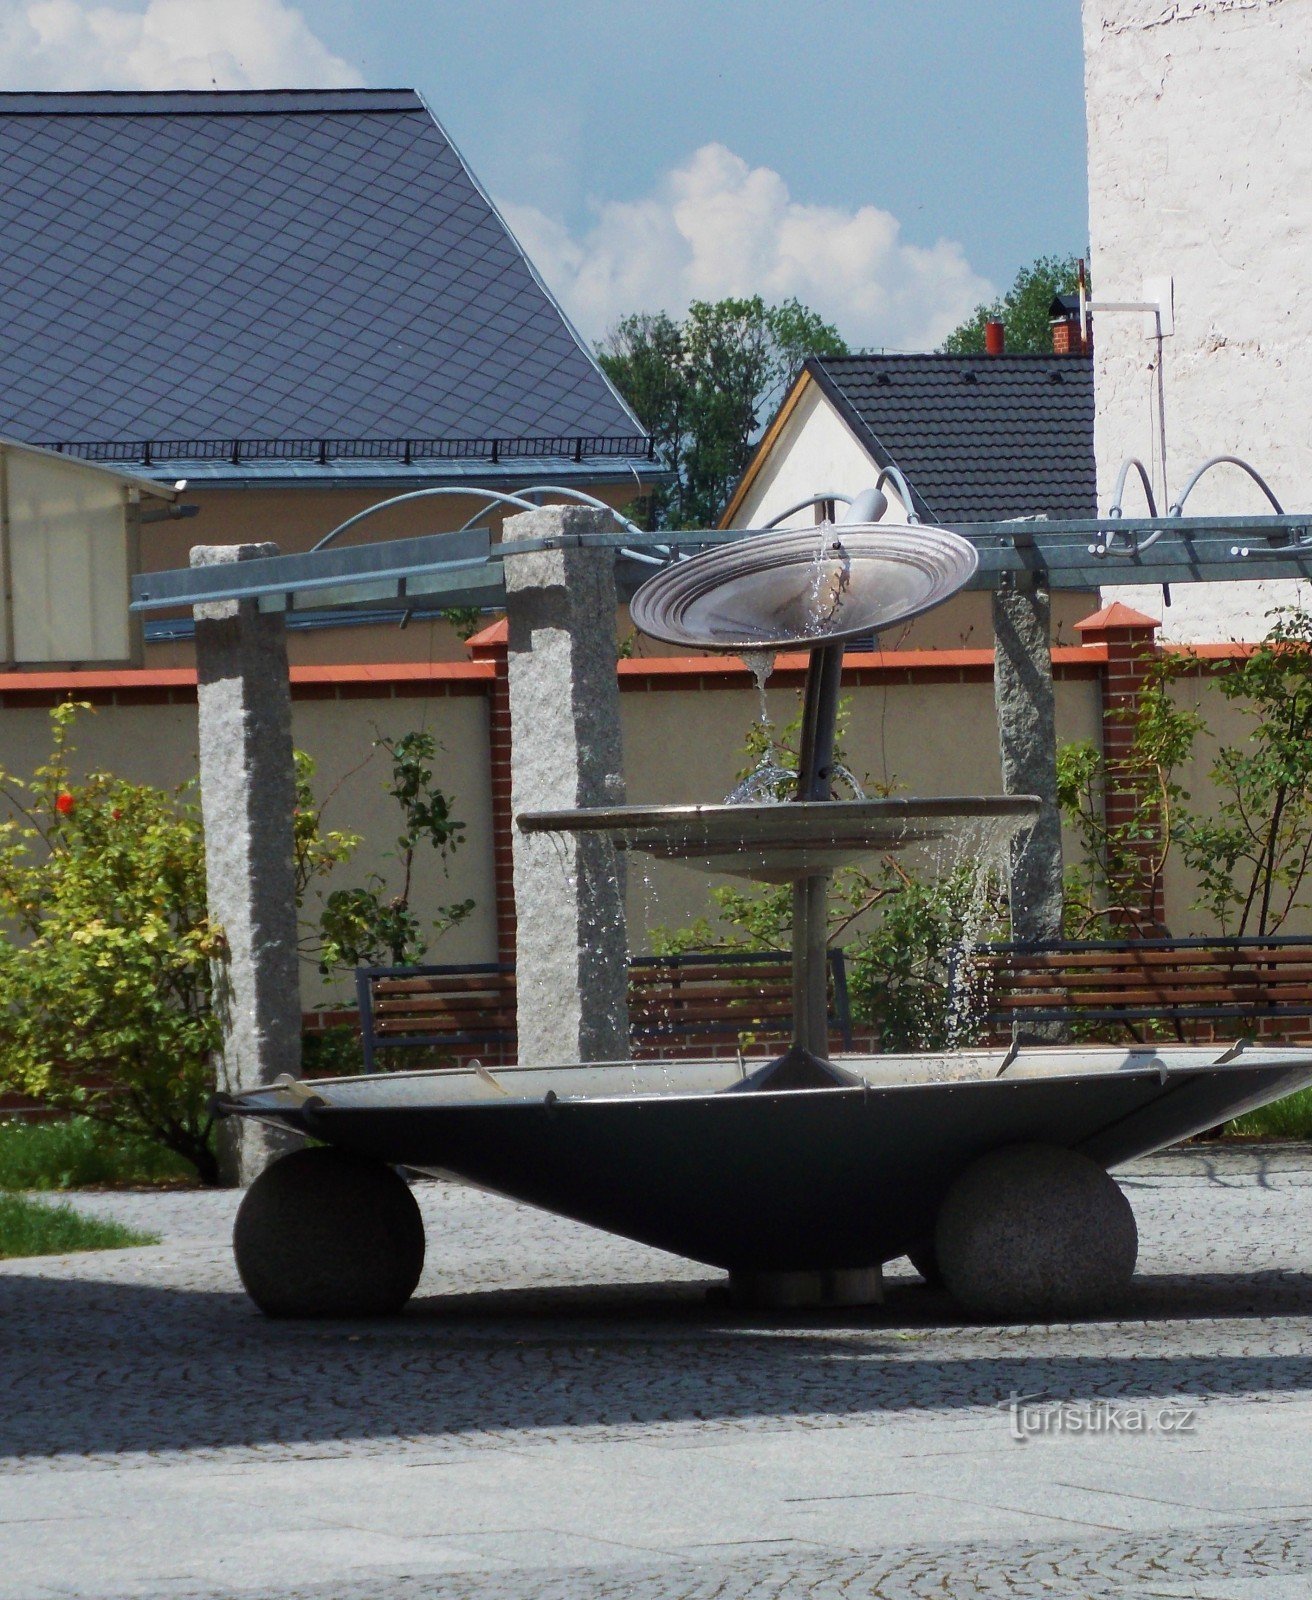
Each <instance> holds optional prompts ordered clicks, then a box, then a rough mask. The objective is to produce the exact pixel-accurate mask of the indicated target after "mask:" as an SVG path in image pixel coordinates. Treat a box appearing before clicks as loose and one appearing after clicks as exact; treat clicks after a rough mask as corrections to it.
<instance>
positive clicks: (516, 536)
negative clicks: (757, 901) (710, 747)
mask: <svg viewBox="0 0 1312 1600" xmlns="http://www.w3.org/2000/svg"><path fill="white" fill-rule="evenodd" d="M615 526H616V524H615V522H614V519H613V518H612V517H611V516H610V515H609V514H608V513H607V512H604V511H596V510H592V509H590V508H587V507H582V506H547V507H544V508H543V509H542V510H540V511H530V512H524V513H523V514H521V515H520V516H517V517H510V518H507V520H506V523H505V527H504V530H503V538H504V540H505V549H504V556H505V572H506V615H507V620H508V623H509V643H508V660H507V671H508V690H509V705H510V752H511V753H510V789H511V809H512V812H513V813H514V815H515V816H519V815H520V814H521V813H523V812H527V811H549V810H561V809H568V808H572V807H576V806H609V805H617V804H622V803H623V800H624V778H623V773H622V767H621V750H620V708H619V687H618V683H617V681H616V673H615V659H616V648H615V607H616V595H615V561H614V552H613V551H612V550H608V549H599V548H595V547H593V548H586V547H583V546H580V545H579V543H578V538H579V536H580V535H582V534H588V533H600V532H609V531H613V530H614V528H615ZM520 539H551V540H553V541H556V543H555V546H554V548H552V549H548V550H543V551H538V552H525V553H523V554H516V553H515V551H514V548H513V546H514V543H515V541H516V540H520ZM514 884H515V913H516V919H517V930H516V972H517V990H518V1031H519V1059H520V1062H521V1063H523V1064H525V1065H532V1066H543V1065H552V1064H555V1063H559V1062H567V1061H606V1060H611V1061H614V1060H621V1059H623V1058H624V1057H626V1056H627V1055H628V1002H627V988H628V970H627V968H628V947H627V938H626V930H625V922H624V875H623V870H622V860H621V859H620V858H619V857H617V854H616V851H615V849H614V847H613V846H612V844H611V843H610V840H609V839H608V838H607V837H606V836H605V835H602V834H567V835H550V834H525V833H523V832H521V831H520V830H519V828H517V827H516V828H515V830H514Z"/></svg>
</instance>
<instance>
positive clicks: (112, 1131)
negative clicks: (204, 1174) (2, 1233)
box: [0, 1117, 196, 1189]
mask: <svg viewBox="0 0 1312 1600" xmlns="http://www.w3.org/2000/svg"><path fill="white" fill-rule="evenodd" d="M195 1176H196V1172H195V1168H194V1167H193V1166H192V1165H191V1163H190V1162H188V1161H184V1160H183V1159H182V1157H181V1156H178V1155H175V1154H174V1153H173V1151H171V1150H166V1149H165V1148H164V1146H163V1145H161V1144H157V1143H155V1142H154V1141H153V1140H150V1139H146V1138H143V1137H141V1136H139V1135H134V1134H129V1133H124V1132H122V1131H121V1130H120V1129H117V1128H107V1127H106V1126H105V1125H104V1124H103V1123H100V1122H94V1121H92V1119H91V1118H90V1117H59V1118H49V1119H43V1120H41V1121H39V1122H38V1121H34V1120H27V1119H23V1118H18V1117H12V1118H7V1119H5V1120H3V1121H0V1189H92V1188H126V1187H130V1186H131V1187H144V1186H146V1185H148V1184H158V1183H178V1182H184V1181H186V1180H187V1179H194V1178H195Z"/></svg>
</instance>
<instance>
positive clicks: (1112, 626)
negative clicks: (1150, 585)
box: [1075, 600, 1162, 642]
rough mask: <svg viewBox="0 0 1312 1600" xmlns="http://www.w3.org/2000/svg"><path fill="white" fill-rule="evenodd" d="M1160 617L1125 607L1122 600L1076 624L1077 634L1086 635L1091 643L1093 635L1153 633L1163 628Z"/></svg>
mask: <svg viewBox="0 0 1312 1600" xmlns="http://www.w3.org/2000/svg"><path fill="white" fill-rule="evenodd" d="M1161 625H1162V624H1161V619H1160V618H1159V617H1149V616H1146V615H1145V614H1144V613H1143V612H1142V611H1136V610H1135V609H1134V607H1133V606H1127V605H1124V604H1123V603H1122V602H1121V601H1120V600H1113V601H1112V603H1111V605H1109V606H1104V607H1103V608H1102V610H1101V611H1095V612H1094V613H1093V615H1092V616H1091V617H1085V618H1084V620H1083V621H1082V622H1077V623H1076V624H1075V631H1076V633H1080V634H1083V635H1085V637H1086V640H1088V641H1089V642H1091V637H1090V636H1093V635H1100V634H1107V633H1153V632H1155V631H1156V630H1157V629H1158V628H1160V627H1161Z"/></svg>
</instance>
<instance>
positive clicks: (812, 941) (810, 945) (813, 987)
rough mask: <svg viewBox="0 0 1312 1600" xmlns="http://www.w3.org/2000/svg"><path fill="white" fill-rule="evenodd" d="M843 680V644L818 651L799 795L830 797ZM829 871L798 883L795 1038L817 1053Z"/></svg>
mask: <svg viewBox="0 0 1312 1600" xmlns="http://www.w3.org/2000/svg"><path fill="white" fill-rule="evenodd" d="M842 678H843V646H842V645H841V644H831V645H822V646H821V647H820V648H819V649H815V650H812V652H811V660H810V665H809V668H808V670H807V675H806V695H805V699H804V700H803V703H802V743H801V752H800V759H799V761H798V768H797V799H798V800H828V799H829V798H830V793H831V788H832V783H833V764H834V733H835V729H836V727H837V723H838V694H839V689H840V687H841V685H842ZM828 901H829V874H828V873H827V872H817V873H811V874H809V875H808V876H807V877H805V878H799V879H798V881H797V882H796V883H795V884H794V885H793V1039H794V1043H795V1044H797V1045H800V1046H801V1048H802V1049H803V1050H806V1051H807V1052H809V1053H810V1054H811V1055H813V1056H820V1057H821V1058H823V1057H824V1056H826V1055H828V1053H829V962H828V948H829V909H828Z"/></svg>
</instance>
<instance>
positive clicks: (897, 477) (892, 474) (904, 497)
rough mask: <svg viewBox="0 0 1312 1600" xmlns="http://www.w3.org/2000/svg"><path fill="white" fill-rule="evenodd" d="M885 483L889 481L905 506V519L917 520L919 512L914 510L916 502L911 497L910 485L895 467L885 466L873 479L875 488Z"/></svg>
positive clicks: (880, 487)
mask: <svg viewBox="0 0 1312 1600" xmlns="http://www.w3.org/2000/svg"><path fill="white" fill-rule="evenodd" d="M886 483H891V484H892V485H893V487H894V488H895V489H896V490H897V492H898V498H899V499H900V500H901V502H902V504H903V505H904V506H905V507H906V511H907V521H908V522H919V521H920V514H919V512H918V511H917V510H916V503H915V501H914V500H913V499H912V498H911V485H910V484H909V483H908V482H907V480H906V479H905V478H904V477H903V476H902V474H901V472H900V471H899V470H898V468H897V467H885V468H884V469H883V471H882V472H881V473H880V474H879V476H878V477H877V478H876V479H875V488H876V489H882V488H883V487H884V485H885V484H886Z"/></svg>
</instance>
